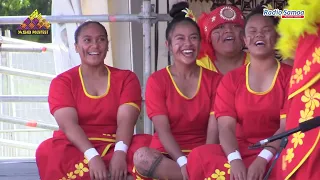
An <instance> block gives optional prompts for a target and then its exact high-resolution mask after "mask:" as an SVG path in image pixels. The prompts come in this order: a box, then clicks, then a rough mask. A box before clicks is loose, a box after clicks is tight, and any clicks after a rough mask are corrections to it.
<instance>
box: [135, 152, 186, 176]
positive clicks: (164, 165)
mask: <svg viewBox="0 0 320 180" xmlns="http://www.w3.org/2000/svg"><path fill="white" fill-rule="evenodd" d="M133 163H134V165H135V167H136V170H137V171H138V172H139V173H140V174H141V175H143V176H146V177H148V178H158V179H170V180H182V179H183V177H182V174H181V170H180V167H179V165H178V164H177V163H176V162H175V161H173V160H172V159H169V158H167V157H165V156H164V155H162V154H161V153H160V152H159V151H157V150H155V149H151V148H148V147H142V148H140V149H138V150H137V151H136V152H135V153H134V156H133Z"/></svg>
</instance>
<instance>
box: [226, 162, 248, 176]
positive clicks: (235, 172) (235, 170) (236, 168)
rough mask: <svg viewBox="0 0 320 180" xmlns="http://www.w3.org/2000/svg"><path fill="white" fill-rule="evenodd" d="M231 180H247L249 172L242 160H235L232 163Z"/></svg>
mask: <svg viewBox="0 0 320 180" xmlns="http://www.w3.org/2000/svg"><path fill="white" fill-rule="evenodd" d="M230 166H231V168H230V171H231V173H230V179H231V180H247V170H246V166H245V165H244V164H243V162H242V160H240V159H237V160H233V161H231V163H230Z"/></svg>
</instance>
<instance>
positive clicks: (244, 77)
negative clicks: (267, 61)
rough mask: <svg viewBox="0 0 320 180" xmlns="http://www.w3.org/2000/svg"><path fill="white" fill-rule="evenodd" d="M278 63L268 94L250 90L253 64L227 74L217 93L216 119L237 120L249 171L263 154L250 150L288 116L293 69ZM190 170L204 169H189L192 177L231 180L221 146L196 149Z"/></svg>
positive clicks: (244, 159)
mask: <svg viewBox="0 0 320 180" xmlns="http://www.w3.org/2000/svg"><path fill="white" fill-rule="evenodd" d="M277 63H278V69H277V71H276V74H275V76H274V79H273V82H272V85H271V86H270V88H269V89H268V90H267V91H265V92H255V91H253V90H252V89H251V88H250V86H249V80H248V69H249V66H250V63H248V64H247V65H245V66H242V67H240V68H237V69H235V70H233V71H231V72H229V73H228V74H226V75H225V76H224V77H223V79H222V80H221V82H220V85H219V87H218V90H217V95H216V100H215V108H214V110H215V116H216V118H219V117H221V116H230V117H233V118H235V119H236V120H237V128H236V138H237V142H238V146H239V152H240V154H241V156H242V159H243V162H244V164H245V166H246V167H249V165H250V164H251V163H252V162H253V161H254V160H255V159H256V157H257V156H258V154H259V153H260V152H261V149H256V150H249V149H248V147H249V146H251V145H252V144H254V143H256V142H258V141H260V140H262V139H265V138H268V137H270V136H272V135H273V134H274V133H275V132H276V131H277V130H278V129H279V127H280V119H281V118H285V116H286V111H287V107H288V103H287V102H288V101H286V99H287V94H288V88H289V80H290V73H291V67H290V66H288V65H286V64H282V63H280V62H278V61H277ZM221 161H222V162H223V163H224V167H223V168H219V167H220V164H221ZM192 162H194V163H192ZM217 164H218V165H217ZM188 166H189V167H190V168H189V169H191V166H196V167H198V168H199V167H200V168H199V169H198V170H196V171H190V170H189V169H188V170H189V175H190V176H191V177H197V178H198V179H205V178H207V179H209V178H214V177H220V176H223V177H225V178H226V179H229V178H230V170H229V169H230V165H229V164H228V163H227V158H226V155H225V154H224V153H223V151H222V149H221V146H220V145H204V146H202V147H199V148H196V149H194V150H193V151H192V152H191V153H190V155H189V159H188ZM196 167H195V168H196ZM194 179H195V178H194Z"/></svg>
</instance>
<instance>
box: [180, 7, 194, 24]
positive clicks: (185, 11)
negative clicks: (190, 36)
mask: <svg viewBox="0 0 320 180" xmlns="http://www.w3.org/2000/svg"><path fill="white" fill-rule="evenodd" d="M182 12H184V13H186V15H185V16H184V17H186V18H190V19H192V20H193V21H195V22H196V18H195V16H194V14H193V12H192V11H191V10H190V9H188V8H185V9H184V10H182Z"/></svg>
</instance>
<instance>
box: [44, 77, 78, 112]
mask: <svg viewBox="0 0 320 180" xmlns="http://www.w3.org/2000/svg"><path fill="white" fill-rule="evenodd" d="M48 102H49V108H50V113H51V114H52V115H53V114H54V112H55V111H56V110H58V109H60V108H64V107H74V108H76V103H75V101H74V97H73V94H72V91H71V81H70V79H69V78H67V77H64V76H58V77H56V78H54V79H53V80H52V81H51V84H50V88H49V97H48Z"/></svg>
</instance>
